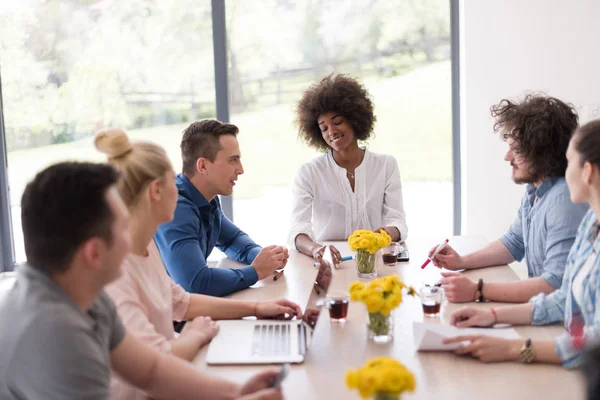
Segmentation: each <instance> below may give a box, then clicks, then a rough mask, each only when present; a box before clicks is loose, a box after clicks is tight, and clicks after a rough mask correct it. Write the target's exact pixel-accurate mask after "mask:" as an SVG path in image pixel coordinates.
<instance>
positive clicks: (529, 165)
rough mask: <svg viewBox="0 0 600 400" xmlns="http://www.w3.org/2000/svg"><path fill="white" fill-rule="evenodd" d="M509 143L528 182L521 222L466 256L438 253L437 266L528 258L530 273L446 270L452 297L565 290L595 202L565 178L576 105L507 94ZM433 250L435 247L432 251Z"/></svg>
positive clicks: (511, 158)
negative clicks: (573, 194) (575, 199)
mask: <svg viewBox="0 0 600 400" xmlns="http://www.w3.org/2000/svg"><path fill="white" fill-rule="evenodd" d="M491 113H492V116H493V117H494V118H496V123H495V124H494V130H495V131H496V132H498V131H500V132H501V135H502V138H503V139H504V140H505V141H506V142H507V143H508V146H509V149H508V152H507V153H506V155H505V156H504V160H506V161H508V162H509V163H510V165H511V167H512V177H513V180H514V181H515V183H517V184H522V183H525V184H527V189H526V193H525V196H523V199H522V200H521V207H520V208H519V211H518V213H517V217H516V218H515V221H514V223H513V224H512V226H511V227H510V228H509V229H508V232H506V234H505V235H504V236H502V237H501V238H500V239H499V240H496V241H494V242H492V243H490V244H488V245H487V246H486V247H484V248H483V249H481V250H479V251H476V252H474V253H471V254H467V255H465V256H460V255H459V254H458V253H457V252H456V251H455V250H454V249H452V247H450V246H446V247H445V248H444V249H443V250H442V251H441V252H440V253H438V255H436V256H435V257H434V258H433V263H434V265H436V266H438V267H444V268H447V269H451V270H459V269H475V268H481V267H490V266H496V265H504V264H509V263H511V262H513V261H515V260H517V261H521V260H523V258H525V261H526V263H527V270H528V273H529V277H530V278H531V279H527V280H524V281H519V282H510V283H497V282H483V280H480V281H479V282H473V281H471V280H470V279H468V278H466V277H464V276H462V275H460V274H457V273H443V275H444V278H443V279H442V287H444V289H445V292H446V296H447V298H448V300H449V301H451V302H455V303H461V302H469V301H474V300H476V299H485V300H492V301H502V302H519V303H522V302H526V301H528V300H529V299H530V298H531V297H533V296H535V295H537V294H539V293H546V294H548V293H551V292H553V291H554V290H555V289H557V288H559V287H560V285H561V283H562V279H563V274H564V270H565V265H566V261H567V256H568V255H569V251H570V250H571V246H572V245H573V242H574V240H575V235H576V233H577V227H578V226H579V224H580V222H581V220H582V219H583V216H584V215H585V213H586V212H587V209H588V206H587V203H584V204H573V203H572V202H571V200H570V195H569V188H568V187H567V184H566V182H565V178H564V176H565V170H566V168H567V159H566V151H567V147H568V145H569V139H570V138H571V135H572V133H573V131H574V130H575V128H576V127H577V120H578V118H577V114H576V112H575V109H574V108H573V106H572V105H567V104H565V103H564V102H562V101H560V100H558V99H556V98H553V97H546V96H541V95H528V96H527V97H526V98H525V100H524V101H523V102H522V103H515V102H512V101H509V100H502V101H501V102H500V103H499V104H497V105H495V106H493V107H492V109H491ZM432 253H433V249H432V251H431V252H430V253H429V254H430V256H431V255H432Z"/></svg>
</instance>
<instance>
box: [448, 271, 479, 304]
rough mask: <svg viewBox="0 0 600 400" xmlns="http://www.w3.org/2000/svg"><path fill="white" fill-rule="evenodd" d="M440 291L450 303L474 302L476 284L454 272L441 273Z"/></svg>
mask: <svg viewBox="0 0 600 400" xmlns="http://www.w3.org/2000/svg"><path fill="white" fill-rule="evenodd" d="M442 276H443V278H442V280H441V284H442V289H444V294H445V295H446V298H447V299H448V301H449V302H451V303H468V302H471V301H474V300H475V298H474V297H475V292H476V291H477V283H475V282H473V281H472V280H470V279H469V278H467V277H466V276H463V275H461V274H459V273H456V272H442Z"/></svg>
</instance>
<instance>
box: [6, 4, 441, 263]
mask: <svg viewBox="0 0 600 400" xmlns="http://www.w3.org/2000/svg"><path fill="white" fill-rule="evenodd" d="M223 2H224V3H225V11H226V13H225V15H226V20H225V21H223V20H220V19H219V18H220V17H219V13H217V14H215V15H216V20H215V21H214V24H215V28H217V29H216V30H215V32H217V34H216V39H219V40H220V39H223V37H222V36H221V35H222V32H225V41H226V43H227V54H226V55H223V54H221V55H219V53H220V50H219V49H218V48H217V61H218V62H217V63H216V65H217V66H219V65H225V63H224V59H225V57H226V59H227V65H228V70H227V71H226V72H227V76H228V89H229V92H228V98H229V109H228V110H225V111H229V115H230V120H231V122H233V123H235V124H237V125H238V126H239V127H240V132H241V133H240V135H239V139H240V142H241V150H242V159H243V162H244V166H245V171H246V172H245V174H244V175H243V176H242V177H240V180H239V182H238V185H237V186H236V189H235V192H234V196H233V216H234V220H235V222H236V223H237V224H238V225H239V226H240V227H242V228H243V229H244V230H246V231H247V232H248V233H250V234H251V236H252V237H253V238H254V239H255V240H257V241H258V242H259V243H262V244H268V243H283V242H284V241H285V238H286V236H287V231H288V228H289V222H290V209H291V193H290V184H291V182H292V180H293V178H294V175H295V173H296V170H297V168H298V167H299V166H300V165H301V164H302V163H304V162H306V161H308V160H310V159H311V158H312V157H314V156H316V155H317V154H316V153H315V152H314V151H312V150H310V149H308V148H306V147H305V146H304V145H303V144H302V143H300V142H299V141H298V140H297V129H296V127H295V125H294V119H295V115H294V107H295V104H296V102H297V101H298V99H299V98H300V95H301V94H302V92H303V90H305V89H306V88H307V87H308V86H309V85H310V84H312V83H314V82H316V81H318V80H319V79H321V78H322V77H323V76H325V75H326V74H329V73H331V72H338V73H346V74H350V75H353V76H355V77H357V78H359V79H360V80H361V81H362V82H364V84H365V85H366V86H367V88H368V89H369V91H370V92H371V94H372V96H373V100H374V103H375V112H376V116H377V124H376V127H375V137H374V138H373V139H372V140H370V141H369V142H368V143H367V145H368V146H369V148H370V149H371V150H373V151H376V152H382V153H389V154H392V155H394V156H395V157H396V159H397V160H398V164H399V167H400V174H401V176H402V180H403V192H404V201H405V209H406V212H407V222H408V226H409V231H410V233H409V235H410V237H413V238H414V237H419V236H426V235H429V234H430V233H431V228H432V227H435V229H436V234H443V232H446V233H447V234H451V233H452V222H453V218H452V216H453V212H452V201H453V192H452V181H451V180H452V108H451V102H452V98H451V84H452V77H451V64H450V7H449V4H448V1H447V0H419V1H412V0H394V1H391V0H353V1H345V0H320V1H317V0H261V1H260V2H256V1H247V0H212V2H211V1H208V0H204V1H194V0H173V1H148V0H127V1H118V0H19V1H2V0H0V72H1V74H2V75H1V78H2V82H1V83H2V86H1V88H2V93H1V94H2V98H3V115H4V132H3V133H4V136H3V138H2V139H3V140H4V141H5V144H6V150H7V153H6V154H0V156H5V155H6V156H7V160H8V167H7V179H8V184H9V189H10V192H9V203H10V204H9V206H10V213H11V215H12V226H13V232H12V233H13V241H14V250H15V258H16V261H17V262H22V261H24V259H25V256H24V250H23V237H22V231H21V223H20V208H19V203H20V197H21V194H22V192H23V189H24V186H25V184H26V183H27V182H28V181H29V180H30V179H31V178H32V177H33V176H34V174H35V173H36V172H38V171H39V170H41V169H43V168H44V167H46V166H48V165H50V164H52V163H54V162H57V161H62V160H93V161H101V160H103V158H102V155H101V154H99V153H98V152H96V151H95V149H94V147H93V144H92V137H93V133H94V132H95V131H96V130H97V129H99V128H102V127H108V126H113V127H115V126H120V127H125V128H127V129H128V130H129V133H130V135H131V137H132V138H133V139H145V140H152V141H155V142H157V143H159V144H161V145H163V146H164V147H165V148H166V149H167V151H168V153H169V156H170V158H171V160H172V161H173V163H174V165H175V167H176V169H177V170H179V168H180V165H181V159H180V153H179V142H180V138H181V132H182V130H183V128H184V127H185V126H186V125H187V124H188V123H189V122H190V121H193V120H196V119H202V118H212V117H215V116H216V115H217V111H219V112H220V115H227V113H226V112H225V113H223V109H224V106H223V105H222V104H221V103H219V107H220V110H216V105H215V94H216V93H217V91H218V93H219V94H224V93H225V86H224V84H223V81H221V80H219V81H218V82H217V86H218V87H216V88H215V79H214V76H215V74H214V73H215V71H214V68H215V64H214V59H213V49H214V43H213V35H212V32H213V30H212V28H213V26H212V25H213V21H212V18H215V15H212V14H211V3H213V4H217V5H220V6H222V5H223ZM224 22H226V29H225V30H224V31H223V29H219V28H223V23H224ZM219 40H217V41H215V43H218V42H219ZM221 56H223V58H220V57H221ZM217 68H219V70H217V72H219V75H217V76H220V73H221V72H224V71H223V70H224V68H222V69H221V68H220V67H217ZM223 104H224V103H223ZM0 178H1V177H0ZM0 183H2V180H1V179H0ZM0 196H2V194H1V193H0ZM2 199H3V197H0V200H2ZM0 203H2V202H1V201H0ZM1 217H2V213H0V223H3V222H2V218H1ZM4 223H6V221H4ZM3 226H5V225H3ZM4 236H6V235H4ZM4 236H3V237H1V238H0V239H1V240H2V243H3V244H6V243H7V241H10V239H7V238H6V237H4ZM6 267H7V266H6V265H3V266H1V267H0V268H6ZM8 267H10V266H8Z"/></svg>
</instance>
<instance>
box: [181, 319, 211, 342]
mask: <svg viewBox="0 0 600 400" xmlns="http://www.w3.org/2000/svg"><path fill="white" fill-rule="evenodd" d="M217 333H219V325H217V324H216V322H215V321H213V320H212V319H211V318H210V317H196V318H194V319H193V320H191V321H188V323H187V324H185V326H184V327H183V331H182V332H181V336H188V335H198V336H199V337H200V338H201V342H200V347H202V346H204V345H205V344H207V343H208V342H210V341H211V340H212V338H214V337H215V336H216V335H217Z"/></svg>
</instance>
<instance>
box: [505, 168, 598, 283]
mask: <svg viewBox="0 0 600 400" xmlns="http://www.w3.org/2000/svg"><path fill="white" fill-rule="evenodd" d="M536 197H537V198H538V199H539V200H538V201H537V202H536ZM588 208H589V206H588V204H587V203H583V204H573V203H572V202H571V198H570V194H569V188H568V186H567V182H566V181H565V178H550V179H546V180H545V181H544V183H542V184H541V185H540V187H538V188H536V187H535V186H534V185H531V184H530V185H527V193H525V196H523V199H522V200H521V207H520V208H519V212H518V213H517V217H516V218H515V221H514V222H513V224H512V226H511V227H510V228H509V230H508V232H506V234H505V235H504V236H502V237H501V238H500V241H501V242H502V243H504V245H505V246H506V248H508V250H509V251H510V253H511V254H512V256H513V257H514V258H515V260H517V261H521V260H523V258H525V262H526V263H527V270H528V272H529V277H539V276H541V277H542V278H544V279H545V280H546V282H548V284H550V285H551V286H552V287H555V288H558V287H559V286H560V284H561V282H562V278H563V274H564V271H565V265H566V262H567V256H568V255H569V251H570V250H571V246H572V245H573V242H574V241H575V235H576V233H577V227H578V226H579V224H580V222H581V220H582V218H583V216H584V215H585V213H586V212H587V210H588Z"/></svg>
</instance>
